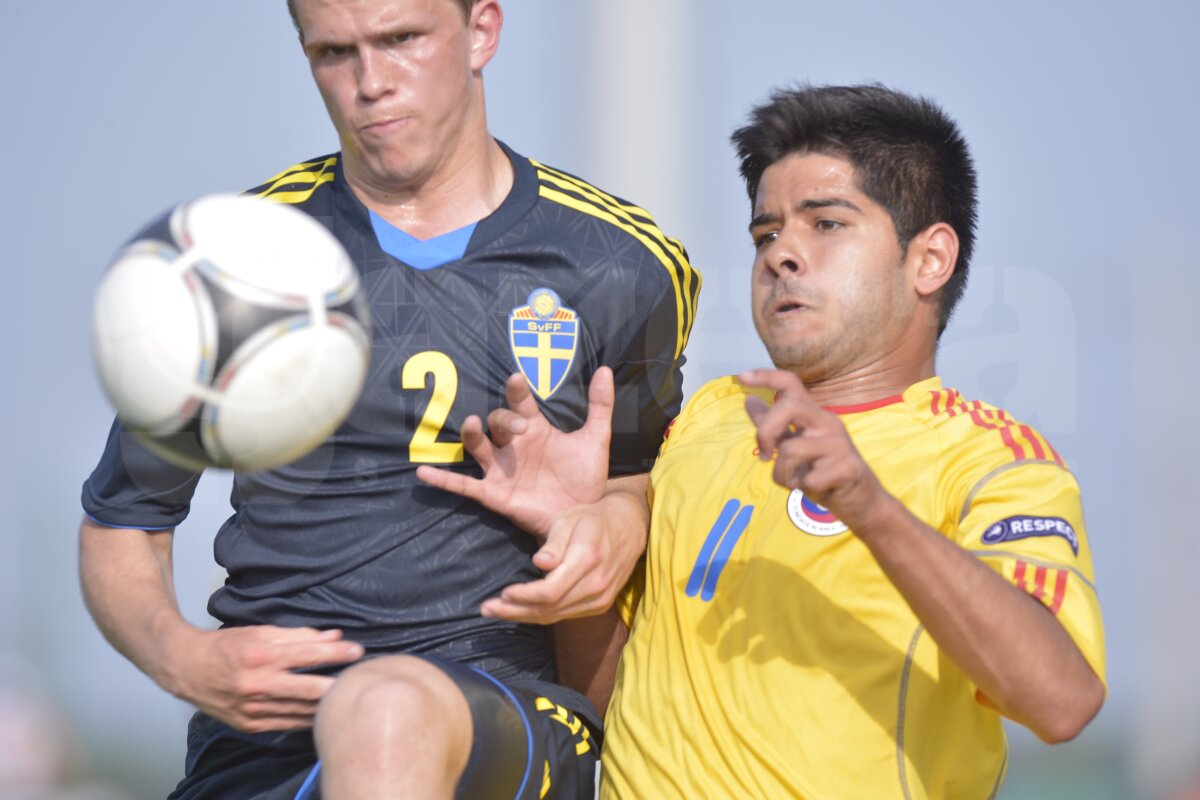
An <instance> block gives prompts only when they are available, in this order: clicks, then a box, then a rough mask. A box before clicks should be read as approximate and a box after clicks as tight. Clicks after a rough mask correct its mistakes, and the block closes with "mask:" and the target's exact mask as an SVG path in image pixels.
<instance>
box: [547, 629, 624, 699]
mask: <svg viewBox="0 0 1200 800" xmlns="http://www.w3.org/2000/svg"><path fill="white" fill-rule="evenodd" d="M553 638H554V660H555V663H556V665H557V668H558V682H559V683H561V684H563V685H564V686H569V687H571V688H572V689H574V690H575V691H577V692H579V693H581V694H583V695H584V696H585V697H587V699H589V700H591V701H592V703H594V704H595V706H596V708H597V709H598V710H599V711H600V715H601V716H602V717H603V716H604V713H605V711H606V710H607V709H608V701H609V699H610V698H611V697H612V693H613V687H614V685H615V684H616V679H617V662H618V661H620V659H621V650H622V648H624V646H625V640H626V639H628V638H629V631H628V630H627V629H626V628H625V624H624V623H623V622H621V617H620V615H619V614H618V613H617V609H616V608H610V609H609V610H608V611H606V612H605V613H603V614H600V615H599V616H595V617H580V618H577V619H568V620H563V621H562V622H559V623H556V624H555V625H554V629H553Z"/></svg>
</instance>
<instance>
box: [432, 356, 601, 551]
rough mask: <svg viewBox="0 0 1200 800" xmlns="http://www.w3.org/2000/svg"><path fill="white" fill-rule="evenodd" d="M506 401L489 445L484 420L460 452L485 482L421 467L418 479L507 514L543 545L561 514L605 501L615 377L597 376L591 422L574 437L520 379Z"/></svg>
mask: <svg viewBox="0 0 1200 800" xmlns="http://www.w3.org/2000/svg"><path fill="white" fill-rule="evenodd" d="M505 396H506V400H507V404H508V408H500V409H496V410H495V411H493V412H491V413H490V414H488V429H489V430H490V432H491V438H490V439H489V438H488V435H487V434H486V433H484V430H483V422H482V420H480V419H479V417H477V416H474V415H472V416H470V417H467V419H466V420H465V421H464V422H463V426H462V440H463V445H464V447H466V449H467V452H469V453H470V454H471V456H472V457H474V459H475V460H476V461H478V462H479V465H480V466H481V467H483V473H484V475H483V478H473V477H470V476H468V475H463V474H462V473H459V472H451V471H449V470H444V469H437V468H435V467H430V466H421V467H418V468H417V477H418V478H420V479H421V480H422V481H424V482H425V483H427V484H429V485H430V486H434V487H437V488H439V489H444V490H446V491H448V492H453V493H454V494H458V495H462V496H463V497H468V498H470V499H472V500H474V501H476V502H477V503H479V504H480V505H482V506H484V507H485V508H488V509H490V510H492V511H495V512H496V513H498V514H503V515H504V516H506V517H508V518H509V519H511V520H512V521H513V522H515V523H516V524H517V525H519V526H521V527H522V528H523V529H525V530H526V531H528V532H529V533H532V534H533V535H534V536H536V537H538V539H539V540H540V541H544V540H545V538H546V536H547V535H548V534H549V532H550V526H551V525H552V523H553V522H554V519H555V518H556V517H557V516H558V515H559V514H561V513H562V512H564V511H566V510H567V509H569V508H571V507H572V506H576V505H580V504H583V503H594V502H596V501H597V500H599V499H600V498H601V497H602V496H603V495H604V489H605V484H606V481H607V479H608V445H609V441H610V439H611V438H612V410H613V396H614V389H613V374H612V370H611V369H609V368H608V367H600V368H599V369H598V370H596V374H595V375H593V376H592V382H591V385H590V386H589V387H588V415H587V420H586V422H585V423H584V425H583V427H582V428H580V429H579V430H577V431H574V432H573V433H564V432H563V431H560V430H559V429H558V428H555V427H554V426H553V425H551V424H550V423H549V421H547V420H546V418H545V416H543V415H542V412H541V409H540V408H538V404H537V400H536V399H535V398H534V396H533V393H532V392H531V391H530V389H529V384H528V383H527V382H526V380H525V378H524V377H523V376H522V375H520V374H516V375H512V376H510V377H509V379H508V383H507V384H505Z"/></svg>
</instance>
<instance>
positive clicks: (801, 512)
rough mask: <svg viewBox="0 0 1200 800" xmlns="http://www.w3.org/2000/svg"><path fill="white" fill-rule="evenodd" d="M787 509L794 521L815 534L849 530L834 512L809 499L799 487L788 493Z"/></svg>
mask: <svg viewBox="0 0 1200 800" xmlns="http://www.w3.org/2000/svg"><path fill="white" fill-rule="evenodd" d="M787 509H788V517H789V518H790V519H791V520H792V523H793V524H795V526H796V527H797V528H799V529H800V530H802V531H804V532H805V533H811V534H812V535H813V536H837V535H838V534H839V533H843V532H845V531H847V530H849V528H847V527H846V525H845V523H843V522H842V521H841V520H840V519H838V518H837V517H835V516H834V515H833V512H831V511H830V510H829V509H828V508H825V507H824V506H819V505H817V504H816V503H814V502H813V501H812V500H809V499H808V498H807V497H805V496H804V492H802V491H800V490H799V489H793V490H792V493H791V494H790V495H788V503H787Z"/></svg>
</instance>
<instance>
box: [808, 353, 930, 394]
mask: <svg viewBox="0 0 1200 800" xmlns="http://www.w3.org/2000/svg"><path fill="white" fill-rule="evenodd" d="M936 374H937V367H936V364H935V361H934V349H933V348H932V347H926V348H921V349H916V348H912V349H909V348H904V349H903V350H901V351H897V352H892V353H888V354H886V355H885V356H883V357H881V358H879V359H878V360H875V361H871V362H869V363H866V364H860V365H856V366H853V367H850V368H847V369H843V370H838V371H836V372H832V373H830V374H828V375H821V376H819V377H816V378H813V377H812V376H809V377H808V378H807V379H806V378H805V376H804V375H800V378H801V380H804V386H805V388H806V389H808V392H809V394H811V395H812V397H813V399H814V400H816V401H817V402H818V403H820V404H821V405H822V406H838V407H841V406H858V405H864V404H867V403H873V402H876V401H879V400H883V399H884V398H888V397H895V396H896V395H900V394H904V391H905V390H906V389H908V387H910V386H912V385H913V384H914V383H919V382H920V381H923V380H925V379H927V378H932V377H933V376H934V375H936Z"/></svg>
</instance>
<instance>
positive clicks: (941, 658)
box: [448, 86, 1105, 798]
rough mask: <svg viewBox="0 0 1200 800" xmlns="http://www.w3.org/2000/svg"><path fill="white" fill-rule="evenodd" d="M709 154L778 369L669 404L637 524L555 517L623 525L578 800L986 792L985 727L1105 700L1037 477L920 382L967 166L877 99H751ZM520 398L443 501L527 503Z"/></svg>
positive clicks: (528, 420)
mask: <svg viewBox="0 0 1200 800" xmlns="http://www.w3.org/2000/svg"><path fill="white" fill-rule="evenodd" d="M733 141H734V143H735V145H736V146H737V149H738V152H739V155H740V157H741V160H742V174H743V177H744V178H745V180H746V184H747V188H748V191H749V195H750V199H751V204H752V214H751V217H752V219H751V222H750V234H751V236H752V238H753V241H754V247H755V257H754V264H753V269H752V272H751V286H752V290H751V291H752V302H753V312H754V321H755V325H756V327H757V329H758V333H759V335H760V336H761V338H762V340H763V342H764V343H765V344H766V347H767V350H768V352H769V354H770V356H771V359H772V361H773V362H774V364H775V367H776V369H775V370H757V371H751V372H746V373H743V374H742V375H741V376H739V377H737V378H724V379H720V380H717V381H713V382H711V383H709V384H707V385H706V386H704V387H702V388H701V389H700V390H699V391H698V392H697V393H696V394H695V395H694V396H693V397H692V398H691V400H690V401H689V402H688V404H687V406H686V407H685V408H684V410H683V412H682V413H681V414H680V416H679V417H678V418H677V420H676V422H675V423H674V425H673V427H672V428H671V429H670V431H669V435H668V436H667V438H666V440H665V441H664V443H663V446H662V448H661V449H660V452H659V457H658V460H657V462H656V464H655V467H654V470H653V472H652V474H651V488H650V491H649V494H648V498H647V499H648V504H647V505H646V506H641V507H639V506H638V504H637V503H633V502H630V500H629V498H628V497H620V498H611V497H610V498H606V500H604V501H601V502H600V503H597V504H595V505H592V506H585V507H577V508H575V509H573V510H571V511H570V512H568V513H566V514H565V515H564V516H563V517H562V518H561V519H560V524H562V525H569V526H574V527H576V528H579V529H583V528H595V529H601V530H607V531H609V532H610V534H611V535H612V536H613V537H614V538H615V537H620V536H624V535H627V534H625V533H623V531H625V530H628V529H630V528H632V529H635V530H636V529H644V528H645V526H646V522H645V520H646V516H647V511H648V512H649V517H650V524H649V539H648V547H647V552H646V558H645V562H644V573H642V574H641V576H640V579H639V580H636V581H634V582H633V583H632V584H631V586H630V589H629V591H627V593H626V595H625V596H623V598H622V600H623V602H622V603H620V604H618V605H619V606H621V610H622V613H623V614H624V616H625V619H626V621H627V622H628V623H629V624H630V625H631V628H630V631H629V634H628V636H629V639H628V643H627V644H626V646H625V649H624V651H623V653H622V655H621V660H620V666H619V670H618V672H617V675H616V691H615V694H614V695H613V700H612V703H611V705H610V707H609V711H608V716H607V719H606V741H605V748H604V754H603V766H604V769H603V782H602V795H603V796H605V797H622V798H647V797H654V798H661V797H688V798H692V797H739V798H740V797H756V798H757V797H772V798H773V797H803V798H845V797H870V798H880V797H896V798H984V797H992V796H994V795H995V794H996V792H997V791H998V788H999V786H1000V783H1001V781H1002V780H1003V777H1004V773H1005V768H1006V763H1007V760H1006V744H1005V739H1004V733H1003V729H1002V726H1001V716H1006V717H1009V718H1010V719H1013V720H1015V721H1017V722H1019V723H1021V724H1023V725H1025V726H1027V727H1028V728H1030V729H1031V730H1032V731H1033V732H1034V733H1036V734H1037V735H1038V736H1039V737H1041V738H1042V739H1044V740H1046V741H1048V742H1059V741H1063V740H1067V739H1070V738H1072V737H1074V736H1075V735H1076V734H1078V733H1079V731H1080V730H1081V729H1082V728H1083V727H1084V726H1085V725H1086V724H1087V723H1088V721H1089V720H1091V719H1092V717H1093V716H1095V714H1096V713H1097V711H1098V710H1099V708H1100V706H1101V704H1102V703H1103V700H1104V695H1105V687H1104V636H1103V628H1102V625H1101V617H1100V609H1099V604H1098V601H1097V597H1096V590H1095V586H1094V576H1093V568H1092V554H1091V549H1090V546H1089V544H1088V540H1087V536H1086V532H1085V530H1084V520H1083V511H1082V506H1081V502H1080V494H1079V487H1078V485H1077V483H1076V481H1075V478H1074V477H1073V476H1072V475H1071V473H1070V471H1069V470H1068V469H1067V467H1066V466H1065V464H1064V462H1063V459H1062V458H1061V457H1060V456H1059V454H1058V453H1057V452H1056V451H1055V450H1054V448H1053V447H1052V446H1051V445H1050V444H1049V442H1047V441H1046V440H1045V439H1044V438H1043V437H1042V436H1041V435H1040V434H1038V433H1037V432H1036V431H1034V430H1033V429H1032V428H1030V427H1029V426H1027V425H1023V424H1021V423H1020V422H1018V421H1016V420H1014V419H1013V418H1011V417H1010V416H1009V415H1007V414H1006V413H1005V412H1003V411H1001V410H999V409H995V408H992V407H989V406H986V405H984V404H982V403H980V402H978V401H968V400H966V399H964V398H962V397H961V396H960V395H959V394H958V393H957V392H956V391H954V390H953V389H950V388H944V387H943V386H942V385H941V383H940V381H939V379H938V378H937V377H936V373H935V367H934V355H935V352H936V346H937V340H938V337H939V335H940V333H941V331H942V330H943V329H944V328H945V325H946V322H947V320H948V318H949V316H950V313H951V311H952V309H953V307H954V304H955V302H956V301H957V299H958V298H959V297H960V296H961V294H962V291H963V287H964V284H965V279H966V274H967V268H968V263H969V258H970V254H971V250H972V246H973V241H974V227H975V214H976V200H975V195H976V187H975V173H974V168H973V166H972V163H971V158H970V155H969V153H968V150H967V146H966V143H965V141H964V140H963V137H962V136H961V134H960V132H959V131H958V129H957V126H956V125H955V124H954V123H953V122H952V121H951V120H950V119H948V118H947V117H946V115H945V114H944V113H943V112H942V111H941V109H939V108H938V107H937V106H935V105H934V104H933V103H931V102H929V101H927V100H923V99H919V98H913V97H910V96H907V95H904V94H901V93H898V92H894V91H891V90H888V89H886V88H883V87H880V86H857V87H822V88H800V89H796V90H791V91H781V92H778V93H776V94H775V95H773V96H772V98H771V99H770V101H769V102H767V103H765V104H764V105H762V106H760V107H758V108H757V109H755V111H754V112H753V113H752V116H751V120H750V123H749V124H748V125H747V126H746V127H744V128H742V129H740V130H738V131H737V132H736V133H735V134H734V136H733ZM510 386H511V385H510ZM520 394H521V393H520V392H518V393H516V396H513V394H512V393H510V405H511V406H512V410H508V411H504V410H502V411H497V412H493V414H492V415H491V417H490V419H489V421H490V422H491V426H492V430H493V435H494V436H495V437H496V440H497V441H496V442H495V444H497V445H499V447H498V449H495V450H492V448H493V445H492V444H487V445H486V447H487V448H488V449H489V452H488V453H486V456H487V457H486V459H485V458H481V459H480V461H481V462H484V465H485V466H489V462H490V463H491V465H493V466H494V465H496V464H501V463H502V464H503V468H502V469H489V471H488V474H487V475H486V477H485V479H484V481H483V482H482V483H479V484H471V485H467V484H466V483H460V484H458V485H456V486H448V488H451V489H454V490H456V491H463V492H468V493H471V494H473V495H475V496H486V495H487V494H488V493H489V492H490V493H491V494H492V495H493V496H495V497H508V496H510V495H511V494H512V493H513V492H519V491H524V490H526V489H527V488H528V487H531V486H537V487H541V488H544V487H545V485H546V484H545V481H542V482H541V483H538V482H537V481H536V480H534V477H536V476H537V475H542V474H544V473H545V471H546V469H545V465H544V464H542V463H537V462H535V460H534V459H533V458H532V456H533V455H534V454H535V453H536V451H537V448H536V446H535V445H536V444H537V442H538V441H539V437H540V436H542V435H544V434H545V426H544V424H543V423H542V422H541V420H540V417H539V416H538V414H537V412H536V407H535V406H534V405H533V404H532V401H531V400H530V399H529V398H528V397H523V396H520ZM464 438H465V437H464ZM468 445H469V446H474V447H476V448H481V447H484V446H485V445H484V443H482V442H481V441H480V440H478V439H476V441H474V442H468ZM521 447H526V448H528V450H529V453H528V454H527V455H528V457H527V458H526V459H525V461H524V462H523V463H524V464H525V465H526V466H528V467H529V472H530V473H532V474H533V476H529V475H525V474H523V473H522V472H521V471H520V470H515V469H514V468H513V464H514V463H516V462H519V461H520V458H519V457H520V456H521V455H522V453H521V452H520V448H521ZM542 452H543V454H544V453H545V451H542ZM502 456H503V457H504V458H509V457H513V458H510V459H509V460H507V461H504V460H503V458H502ZM600 457H601V455H599V454H598V455H597V458H600ZM506 493H507V494H506ZM552 595H553V592H552V591H550V590H548V588H547V587H546V586H544V585H539V584H537V583H534V584H526V585H523V586H515V587H509V589H507V590H505V592H504V593H503V595H502V596H501V598H499V599H498V600H497V601H494V602H493V603H491V604H490V605H489V606H488V607H487V608H488V610H489V612H490V613H495V614H497V615H501V616H513V617H517V618H520V617H523V616H530V617H535V618H536V617H537V615H538V614H539V607H540V606H541V605H542V604H544V603H547V602H548V601H549V600H550V599H552ZM612 618H613V614H612V612H610V613H609V617H608V619H610V620H611V619H612ZM618 636H619V634H618Z"/></svg>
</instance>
